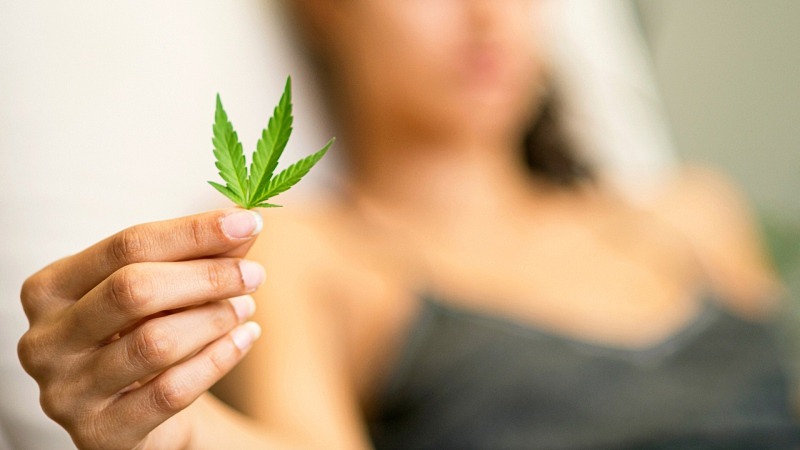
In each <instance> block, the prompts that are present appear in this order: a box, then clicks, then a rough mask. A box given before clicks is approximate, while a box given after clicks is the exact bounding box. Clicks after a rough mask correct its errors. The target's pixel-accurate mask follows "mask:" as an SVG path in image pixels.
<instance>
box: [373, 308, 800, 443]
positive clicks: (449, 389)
mask: <svg viewBox="0 0 800 450" xmlns="http://www.w3.org/2000/svg"><path fill="white" fill-rule="evenodd" d="M703 305H704V306H703V311H702V313H701V314H700V315H699V316H698V317H697V318H696V319H695V320H694V321H693V322H692V323H691V324H690V325H688V326H686V327H685V328H683V329H682V330H681V331H680V332H679V333H677V334H675V335H674V336H672V337H671V338H670V339H668V340H667V341H665V342H663V343H660V344H658V345H656V346H654V347H651V348H648V349H645V350H623V349H620V348H613V347H605V346H602V345H595V344H591V343H588V342H584V341H580V340H576V339H571V338H568V337H566V336H562V335H556V334H553V333H550V332H547V331H542V330H539V329H537V328H535V327H532V326H529V325H527V324H523V323H518V322H515V321H514V320H513V319H506V318H501V317H499V316H493V315H486V314H482V313H479V312H475V311H471V310H468V309H462V308H460V307H457V306H452V305H448V304H445V303H444V302H438V301H436V300H433V299H431V298H424V299H423V304H422V308H421V309H420V313H419V316H418V317H417V318H416V320H415V322H414V324H413V325H412V327H411V328H410V331H409V333H408V339H407V340H406V342H405V344H404V349H403V350H402V353H401V357H400V361H399V363H398V365H397V366H396V367H395V368H394V371H393V373H392V374H391V377H390V378H389V381H388V383H387V385H386V386H385V389H384V390H383V393H382V395H381V397H380V398H379V402H378V404H379V408H378V411H376V413H375V414H374V415H373V416H372V417H371V418H370V419H369V420H368V426H369V432H370V434H371V437H372V439H373V443H374V445H375V447H376V448H377V449H464V450H467V449H606V448H607V449H621V448H624V449H712V448H713V449H715V448H720V449H723V448H724V449H773V448H774V449H784V448H800V427H799V426H798V422H797V421H796V420H795V418H794V417H793V416H792V414H791V413H790V405H789V395H790V391H789V387H788V378H787V375H786V370H785V368H784V367H783V365H782V361H783V358H782V356H783V355H782V353H781V352H780V351H779V349H778V348H777V346H776V344H775V339H774V336H773V332H772V331H771V327H770V326H768V324H763V323H755V322H750V321H746V320H744V319H741V318H739V317H738V316H735V315H733V314H730V313H728V312H727V311H725V310H724V309H722V308H721V307H719V306H717V304H716V303H715V302H713V301H711V300H710V299H706V301H704V302H703Z"/></svg>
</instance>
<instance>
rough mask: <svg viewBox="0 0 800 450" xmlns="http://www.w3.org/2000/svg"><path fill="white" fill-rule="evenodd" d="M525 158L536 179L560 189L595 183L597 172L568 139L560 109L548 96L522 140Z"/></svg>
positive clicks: (552, 96)
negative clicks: (595, 172)
mask: <svg viewBox="0 0 800 450" xmlns="http://www.w3.org/2000/svg"><path fill="white" fill-rule="evenodd" d="M522 147H523V150H524V151H523V157H524V161H525V164H526V166H527V167H528V169H529V170H530V171H531V173H532V174H533V175H534V176H537V177H539V178H541V179H544V180H546V181H548V182H550V183H552V184H554V185H556V186H559V187H575V186H577V185H579V184H582V183H585V182H591V181H594V179H595V177H594V171H593V170H592V168H591V167H590V165H589V164H588V163H587V162H586V161H584V160H583V159H581V158H580V156H579V155H578V154H577V152H576V151H575V149H574V147H573V144H572V142H570V140H569V139H568V137H567V133H566V131H565V128H564V126H563V119H561V117H560V115H559V105H558V101H557V99H556V97H555V96H554V95H553V94H548V95H546V96H545V98H544V99H543V100H542V103H541V104H540V106H539V113H538V115H537V116H536V119H535V120H534V122H533V123H532V124H531V126H530V128H529V129H528V131H527V132H526V133H525V136H524V138H523V143H522Z"/></svg>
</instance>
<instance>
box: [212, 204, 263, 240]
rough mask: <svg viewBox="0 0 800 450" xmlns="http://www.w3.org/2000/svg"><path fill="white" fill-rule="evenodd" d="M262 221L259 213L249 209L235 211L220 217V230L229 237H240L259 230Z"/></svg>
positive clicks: (253, 233)
mask: <svg viewBox="0 0 800 450" xmlns="http://www.w3.org/2000/svg"><path fill="white" fill-rule="evenodd" d="M263 227H264V221H263V219H261V214H259V213H257V212H255V211H250V210H244V211H236V212H233V213H230V214H228V215H227V216H225V217H223V218H222V232H223V233H225V235H226V236H228V237H229V238H235V239H241V238H248V237H251V236H255V235H256V234H258V233H259V232H261V228H263Z"/></svg>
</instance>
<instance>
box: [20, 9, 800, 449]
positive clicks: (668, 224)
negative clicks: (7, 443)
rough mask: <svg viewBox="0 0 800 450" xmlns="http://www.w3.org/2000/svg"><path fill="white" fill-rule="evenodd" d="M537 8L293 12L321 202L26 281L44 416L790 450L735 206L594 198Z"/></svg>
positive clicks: (594, 182) (300, 432) (677, 198)
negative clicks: (329, 161) (322, 153)
mask: <svg viewBox="0 0 800 450" xmlns="http://www.w3.org/2000/svg"><path fill="white" fill-rule="evenodd" d="M540 7H541V6H540V4H539V2H535V1H524V0H517V1H506V2H497V1H489V0H463V1H454V0H435V1H425V2H422V1H413V2H408V1H403V2H401V1H385V2H374V1H367V0H357V1H356V0H354V1H349V2H335V1H331V0H296V1H295V2H292V3H291V4H290V9H291V12H292V14H293V17H294V18H295V19H296V21H297V23H298V25H299V26H298V32H299V38H300V39H301V41H302V42H303V43H304V44H305V45H306V48H307V50H308V53H309V54H310V55H311V57H312V59H313V61H314V62H315V64H316V65H317V66H318V68H319V69H320V74H323V75H324V76H322V77H321V78H322V79H323V82H324V83H323V84H324V86H325V88H326V92H327V93H328V94H329V98H328V100H329V105H330V110H331V113H332V117H334V118H335V119H336V121H337V126H338V129H339V131H338V133H337V134H338V136H339V137H340V138H341V140H340V142H344V143H345V144H344V145H343V146H341V147H342V148H343V149H342V150H340V151H342V152H344V156H345V157H346V163H347V164H346V167H347V170H348V172H347V173H348V187H347V189H346V190H345V192H344V193H343V194H342V195H340V196H337V197H335V198H333V199H331V200H329V201H326V202H324V203H322V204H319V205H316V206H315V207H313V208H312V207H305V208H303V210H302V211H299V212H293V211H288V208H287V211H280V212H279V213H275V214H272V215H271V216H270V219H269V221H268V226H267V228H268V229H267V232H266V233H264V236H263V237H262V238H261V239H260V240H258V241H257V242H256V240H255V237H256V236H257V235H258V234H259V232H260V231H261V218H260V216H259V215H257V214H253V213H251V212H245V211H238V210H223V211H213V212H209V213H205V214H199V215H196V216H191V217H187V218H180V219H174V220H170V221H165V222H159V223H152V224H144V225H137V226H134V227H131V228H129V229H127V230H125V231H123V232H121V233H119V234H117V235H114V236H111V237H109V238H107V239H105V240H103V241H100V242H99V243H98V244H96V245H94V246H92V247H90V248H88V249H86V250H85V251H83V252H81V253H78V254H76V255H73V256H70V257H67V258H64V259H62V260H59V261H56V262H55V263H53V264H51V265H50V266H48V267H46V268H44V269H42V270H41V271H40V272H38V273H36V274H34V275H33V276H31V277H30V278H29V279H28V280H26V282H25V284H24V286H23V290H22V300H23V305H24V307H25V310H26V314H27V315H28V317H29V319H30V321H31V327H30V330H29V331H28V332H27V333H26V334H25V336H23V338H22V339H21V341H20V346H19V349H20V359H21V361H22V363H23V365H24V367H25V368H26V370H27V371H28V372H29V373H30V374H31V375H32V376H33V377H34V378H36V380H37V381H38V382H39V384H40V387H41V391H42V406H43V408H44V409H45V412H47V413H48V415H50V417H52V418H53V419H55V420H56V421H57V422H59V423H60V424H61V425H62V426H64V427H65V428H66V429H67V430H68V431H69V432H70V434H71V435H72V437H73V439H74V440H75V442H76V444H77V445H78V446H79V447H83V448H116V447H120V448H133V447H136V448H153V449H167V448H195V447H196V448H200V447H207V448H265V447H267V448H268V446H269V445H272V446H274V447H277V448H343V449H356V448H368V447H370V446H371V445H373V446H375V447H380V448H394V447H397V448H586V447H615V448H619V447H624V446H636V447H642V446H647V445H650V444H652V445H654V446H660V448H662V447H665V446H670V445H673V446H686V445H706V444H708V445H710V444H712V443H716V444H718V445H722V446H725V445H730V444H731V443H736V444H737V445H747V444H753V446H754V447H756V448H764V447H765V446H767V445H769V444H773V445H792V444H795V445H796V444H797V443H800V440H797V439H798V428H797V426H796V423H795V421H794V418H793V417H792V416H791V414H790V407H789V403H790V402H789V393H788V387H787V382H786V376H785V375H784V373H783V371H782V369H781V362H782V361H781V359H780V355H779V352H778V351H777V350H775V346H774V344H773V343H772V341H771V339H770V333H769V328H768V323H767V319H768V318H769V316H770V314H771V313H773V311H774V310H775V308H776V307H777V304H776V302H775V301H774V300H775V299H776V298H778V296H779V293H780V288H779V285H778V283H777V281H776V280H775V278H774V276H773V275H772V273H771V271H770V269H769V267H768V265H767V264H766V262H765V258H764V255H763V254H762V251H761V249H760V244H759V242H758V238H757V236H756V234H755V232H754V230H753V227H752V224H751V221H750V219H749V218H748V216H747V212H746V208H744V207H743V206H742V204H741V201H740V200H739V198H738V195H737V194H736V193H735V191H733V190H732V189H731V188H730V187H729V186H728V185H727V183H725V182H724V181H723V180H721V179H720V178H719V177H718V176H715V175H713V174H710V173H708V172H705V171H700V170H693V171H687V172H686V173H684V174H681V175H680V176H678V177H676V180H675V181H674V183H672V184H671V185H670V186H669V188H667V189H665V190H664V192H663V193H662V194H661V195H660V196H658V198H657V199H654V201H653V202H652V203H651V204H650V205H649V208H648V209H647V210H643V209H635V208H633V207H631V206H629V205H627V204H626V203H624V202H623V201H621V200H619V199H617V198H615V197H614V196H613V195H612V194H611V193H610V192H609V191H608V190H607V189H606V188H605V186H604V184H603V182H602V180H598V179H596V177H593V176H592V172H591V170H589V169H587V168H586V167H585V165H584V164H581V162H580V161H579V160H577V159H576V158H575V156H574V155H573V154H572V153H571V152H570V151H569V149H568V148H567V147H566V145H565V143H564V142H563V140H561V139H559V138H558V135H557V127H556V126H555V125H556V124H555V123H554V117H555V116H554V114H553V111H552V108H553V105H552V103H551V102H550V97H549V95H548V88H547V75H546V67H545V66H544V64H543V61H542V58H541V57H540V54H539V50H538V48H537V47H536V45H535V44H536V42H537V37H536V36H534V35H531V33H532V32H533V33H535V32H536V30H538V29H540V28H541V27H540V26H533V27H531V17H534V18H539V17H541V15H540V13H539V8H540ZM531 123H533V124H534V126H533V127H531V126H529V125H530V124H531ZM526 135H527V140H525V141H526V146H527V148H526V152H522V151H521V150H520V147H521V145H520V142H521V141H523V140H524V139H523V137H524V136H526ZM523 155H524V156H525V157H526V158H523ZM273 216H274V218H273ZM248 252H249V253H248ZM245 254H248V258H247V260H245V259H243V258H244V256H245ZM262 265H263V267H264V268H265V269H266V270H263V269H262V267H261V266H262ZM265 273H266V274H267V275H268V278H269V279H268V281H267V282H266V283H264V284H263V286H261V288H260V289H259V290H258V291H257V292H255V293H254V291H255V289H256V288H257V287H258V286H259V285H261V283H262V282H264V280H265ZM248 294H252V297H251V296H250V295H248ZM253 297H255V298H256V301H255V302H254V301H253ZM256 303H257V304H258V306H259V307H258V311H255V304H256ZM251 318H253V320H254V321H255V322H248V320H250V319H251ZM256 322H257V323H258V324H260V325H261V327H263V336H262V338H261V339H262V340H263V341H264V342H262V343H261V344H260V345H256V346H253V342H254V341H255V339H257V338H258V337H259V335H260V334H261V329H262V328H260V327H259V326H258V325H255V323H256ZM248 352H249V356H248V357H247V358H246V359H244V360H242V358H243V356H244V354H245V353H248ZM240 361H241V364H239V366H238V367H237V368H236V370H235V371H233V372H232V373H231V374H230V376H228V377H227V378H226V380H225V385H224V386H223V387H222V391H224V392H226V394H227V395H226V396H227V397H228V398H227V400H228V401H230V402H231V403H232V404H235V405H236V406H237V407H238V408H240V409H241V410H243V411H244V412H245V413H246V414H247V416H249V418H247V417H245V416H244V415H241V414H239V413H236V412H234V411H233V410H232V409H230V408H228V407H227V406H225V405H223V404H222V403H221V402H219V401H217V400H215V399H214V398H213V397H212V396H211V395H210V394H208V393H207V392H206V391H207V390H208V389H209V388H210V387H211V385H212V384H214V383H215V382H217V381H218V380H220V379H221V378H222V377H223V375H225V374H226V373H228V372H229V371H231V370H232V368H233V367H234V366H235V365H237V363H239V362H240ZM731 439H732V440H731Z"/></svg>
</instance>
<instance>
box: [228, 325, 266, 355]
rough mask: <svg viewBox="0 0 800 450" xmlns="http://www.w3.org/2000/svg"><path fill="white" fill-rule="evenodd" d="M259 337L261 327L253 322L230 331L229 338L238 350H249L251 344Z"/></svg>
mask: <svg viewBox="0 0 800 450" xmlns="http://www.w3.org/2000/svg"><path fill="white" fill-rule="evenodd" d="M260 336H261V327H260V326H258V324H257V323H255V322H247V323H246V324H244V325H240V326H238V327H236V328H234V329H233V331H231V338H232V339H233V343H234V345H236V347H237V348H238V349H239V350H242V351H245V350H247V349H249V348H250V347H251V346H252V345H253V342H255V341H256V339H258V338H259V337H260Z"/></svg>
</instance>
